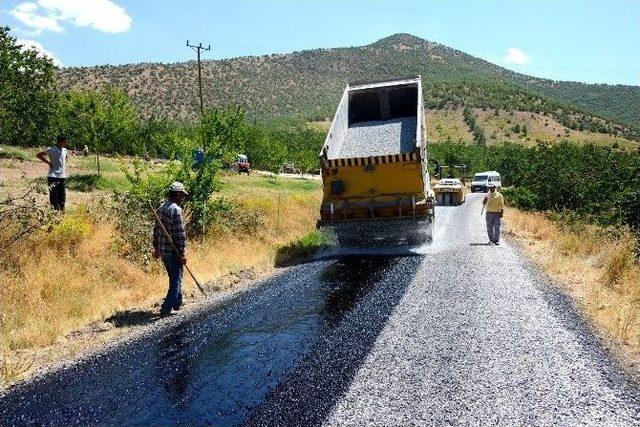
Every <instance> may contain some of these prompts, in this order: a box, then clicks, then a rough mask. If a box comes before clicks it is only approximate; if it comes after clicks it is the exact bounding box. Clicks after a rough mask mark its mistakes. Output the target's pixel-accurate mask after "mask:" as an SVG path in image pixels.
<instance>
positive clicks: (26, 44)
mask: <svg viewBox="0 0 640 427" xmlns="http://www.w3.org/2000/svg"><path fill="white" fill-rule="evenodd" d="M16 44H17V45H19V46H21V48H20V49H21V50H35V51H36V52H37V53H38V54H39V55H41V56H47V57H49V58H51V60H52V61H53V65H55V66H56V67H62V62H61V61H60V60H59V59H58V58H57V57H56V56H55V55H54V54H52V53H51V52H49V51H48V50H46V49H45V48H44V46H42V45H41V44H40V43H38V42H37V41H35V40H25V39H17V40H16Z"/></svg>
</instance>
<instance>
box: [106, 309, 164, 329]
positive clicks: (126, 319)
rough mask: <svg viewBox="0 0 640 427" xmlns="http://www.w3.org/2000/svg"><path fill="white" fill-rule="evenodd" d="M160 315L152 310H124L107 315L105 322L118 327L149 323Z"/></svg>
mask: <svg viewBox="0 0 640 427" xmlns="http://www.w3.org/2000/svg"><path fill="white" fill-rule="evenodd" d="M159 318H160V316H159V315H158V314H157V313H154V312H153V311H151V310H123V311H118V312H116V314H114V315H113V316H110V317H107V318H106V319H105V322H109V323H111V324H113V326H115V327H116V328H123V327H127V326H140V325H148V324H149V323H153V322H155V321H156V320H158V319H159Z"/></svg>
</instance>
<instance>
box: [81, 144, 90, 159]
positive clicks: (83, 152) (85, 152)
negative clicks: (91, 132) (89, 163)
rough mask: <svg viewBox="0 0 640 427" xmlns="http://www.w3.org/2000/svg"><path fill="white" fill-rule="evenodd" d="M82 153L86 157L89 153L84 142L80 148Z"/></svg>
mask: <svg viewBox="0 0 640 427" xmlns="http://www.w3.org/2000/svg"><path fill="white" fill-rule="evenodd" d="M82 154H83V155H84V156H85V157H87V156H88V155H89V147H88V146H87V145H86V144H85V146H84V148H83V149H82Z"/></svg>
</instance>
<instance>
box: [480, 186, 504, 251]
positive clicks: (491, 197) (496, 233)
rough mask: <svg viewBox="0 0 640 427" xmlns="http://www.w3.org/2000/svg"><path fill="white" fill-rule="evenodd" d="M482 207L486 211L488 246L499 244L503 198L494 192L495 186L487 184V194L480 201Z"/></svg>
mask: <svg viewBox="0 0 640 427" xmlns="http://www.w3.org/2000/svg"><path fill="white" fill-rule="evenodd" d="M482 207H483V209H486V214H485V221H486V223H487V235H488V236H489V244H492V243H493V244H495V245H499V244H500V220H501V219H502V215H503V214H504V197H503V196H502V194H500V193H499V192H498V191H496V185H495V184H494V183H492V182H491V183H489V192H488V193H487V195H486V196H485V197H484V200H482Z"/></svg>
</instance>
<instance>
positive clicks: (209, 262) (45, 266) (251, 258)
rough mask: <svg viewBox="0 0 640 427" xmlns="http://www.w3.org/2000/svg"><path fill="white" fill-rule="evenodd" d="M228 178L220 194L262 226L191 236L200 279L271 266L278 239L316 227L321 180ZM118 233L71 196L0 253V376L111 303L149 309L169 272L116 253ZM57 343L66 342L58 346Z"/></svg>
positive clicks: (50, 349)
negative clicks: (50, 222) (43, 223)
mask: <svg viewBox="0 0 640 427" xmlns="http://www.w3.org/2000/svg"><path fill="white" fill-rule="evenodd" d="M225 180H226V181H227V182H228V184H229V185H228V187H229V188H230V189H233V190H226V191H225V192H223V195H224V196H225V197H231V196H232V197H233V198H234V199H235V200H236V201H238V202H240V203H242V204H243V205H244V206H245V208H246V209H248V210H253V211H255V212H257V213H258V215H259V217H260V218H261V220H262V221H263V226H262V227H260V229H259V230H258V231H257V232H255V233H254V234H253V235H251V234H247V233H243V232H242V231H237V232H235V233H232V232H230V231H225V230H212V232H211V233H210V234H209V235H208V236H207V237H206V238H205V239H204V240H203V241H197V242H191V243H190V246H189V248H188V254H187V256H188V261H189V264H190V267H191V268H192V270H193V271H194V272H195V273H196V274H197V275H198V276H200V277H199V278H200V279H202V280H203V281H215V280H216V279H219V278H221V277H223V276H225V275H228V274H229V273H232V272H235V271H239V270H244V269H253V271H254V272H255V273H257V274H258V275H259V274H261V273H267V272H269V271H270V270H272V269H273V266H274V260H275V258H276V253H277V251H278V248H280V247H282V246H284V245H287V244H288V243H290V242H291V241H295V240H296V239H298V238H300V237H302V236H304V235H306V234H307V233H309V231H311V230H313V229H314V223H315V219H316V214H317V207H318V204H319V200H320V196H321V193H320V189H319V186H320V184H319V183H315V184H309V185H307V184H300V183H297V182H293V181H290V180H286V179H283V178H278V181H277V182H276V183H271V182H268V181H267V180H268V179H267V178H265V177H261V176H256V177H253V176H252V177H227V178H225ZM0 232H2V230H0ZM116 233H117V231H116V230H115V227H114V226H113V224H112V223H111V222H110V221H109V220H106V219H98V218H97V217H96V216H94V215H93V214H91V213H88V212H87V209H86V208H84V207H83V205H77V206H73V207H72V208H71V209H69V210H68V211H67V213H66V215H65V217H64V219H63V220H62V221H61V222H60V224H59V225H56V226H55V227H52V228H51V229H50V230H42V231H41V232H39V233H37V234H36V235H34V236H32V237H31V238H29V239H25V240H24V241H21V242H18V243H16V244H15V245H13V249H12V251H11V252H10V253H3V254H2V256H3V263H2V265H3V272H2V295H1V296H2V315H1V320H2V324H1V331H0V332H1V338H2V356H3V357H2V363H0V375H1V376H2V380H3V382H5V383H6V382H11V381H14V380H16V379H19V378H21V377H24V376H25V375H26V374H28V373H29V371H30V370H31V369H32V368H33V367H37V366H33V365H34V363H33V362H34V359H37V360H36V363H35V365H38V364H39V365H42V364H46V363H48V362H50V361H52V360H55V359H59V358H67V357H70V356H73V354H74V352H76V351H77V350H81V348H75V347H78V346H75V347H73V348H74V350H73V351H69V348H71V345H75V344H73V343H71V344H70V343H68V342H67V341H68V340H67V338H68V337H69V334H70V332H72V331H77V330H78V329H81V328H83V327H84V326H86V325H88V324H91V323H92V322H101V321H103V320H104V319H105V318H107V317H109V316H110V315H112V314H114V313H115V312H117V311H121V310H126V309H133V308H145V309H153V310H155V308H154V305H156V304H158V303H159V302H160V301H161V300H162V298H163V296H164V294H165V293H166V288H167V284H166V281H167V279H166V274H165V273H164V271H163V269H162V268H161V266H160V264H159V263H155V264H154V265H153V266H152V268H151V271H144V270H143V269H142V268H141V267H140V266H138V265H137V264H135V263H132V262H130V261H127V260H125V259H123V258H122V257H120V256H119V254H118V250H117V248H116V246H115V243H114V242H115V237H116ZM217 289H220V287H217ZM185 291H186V292H187V295H191V299H192V298H193V297H195V296H198V295H199V294H198V293H197V292H196V291H195V288H194V285H193V284H192V282H191V279H190V278H186V279H185ZM65 337H67V338H65ZM87 344H92V343H90V342H88V343H87ZM61 345H63V346H67V348H66V349H63V350H61V349H60V348H57V347H60V346H61ZM94 345H95V344H94ZM43 353H45V355H44V356H42V354H43ZM36 354H37V356H35V355H36Z"/></svg>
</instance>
